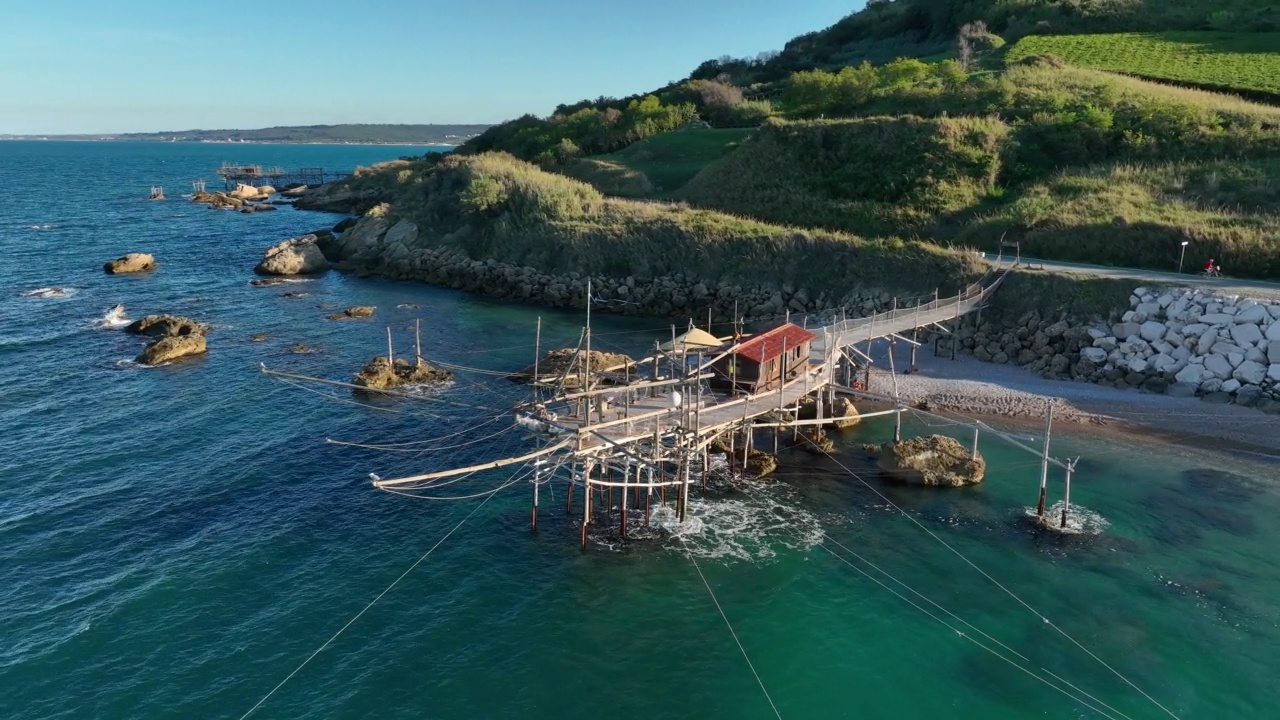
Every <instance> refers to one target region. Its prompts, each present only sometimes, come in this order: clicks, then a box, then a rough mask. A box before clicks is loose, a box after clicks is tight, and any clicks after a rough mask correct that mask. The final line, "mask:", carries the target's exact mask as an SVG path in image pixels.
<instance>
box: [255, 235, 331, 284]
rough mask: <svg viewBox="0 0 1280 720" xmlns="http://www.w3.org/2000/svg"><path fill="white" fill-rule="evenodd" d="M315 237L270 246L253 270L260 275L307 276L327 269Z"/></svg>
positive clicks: (305, 236) (302, 237) (304, 236)
mask: <svg viewBox="0 0 1280 720" xmlns="http://www.w3.org/2000/svg"><path fill="white" fill-rule="evenodd" d="M316 240H317V238H316V236H315V235H302V236H300V237H296V238H290V239H288V240H285V241H284V242H282V243H279V244H276V245H272V246H271V247H269V248H267V250H266V252H265V253H264V254H263V257H262V262H260V263H258V266H257V267H255V268H254V269H253V271H254V272H256V273H258V274H260V275H309V274H313V273H321V272H324V271H325V270H328V269H329V261H328V260H326V259H325V257H324V253H322V252H320V248H319V247H317V246H316Z"/></svg>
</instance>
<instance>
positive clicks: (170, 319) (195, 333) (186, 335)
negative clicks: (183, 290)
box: [125, 315, 208, 365]
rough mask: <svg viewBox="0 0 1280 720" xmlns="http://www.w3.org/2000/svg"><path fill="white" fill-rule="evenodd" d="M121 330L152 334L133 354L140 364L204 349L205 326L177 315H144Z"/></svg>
mask: <svg viewBox="0 0 1280 720" xmlns="http://www.w3.org/2000/svg"><path fill="white" fill-rule="evenodd" d="M125 331H126V332H131V333H134V334H137V335H145V336H147V337H153V338H155V339H154V340H152V341H151V343H150V344H148V345H147V347H146V348H144V349H143V351H142V352H141V353H140V354H139V355H138V357H137V358H135V362H138V363H140V364H142V365H159V364H161V363H166V362H172V361H174V360H177V359H179V358H184V357H187V356H189V355H199V354H201V353H204V352H205V351H206V349H207V346H206V341H205V337H204V335H205V332H207V331H208V328H207V327H206V326H204V325H201V324H200V323H198V322H196V321H195V320H192V319H191V318H185V317H181V316H179V315H148V316H146V317H144V318H142V319H141V320H135V321H134V322H132V323H130V324H129V326H128V327H126V328H125Z"/></svg>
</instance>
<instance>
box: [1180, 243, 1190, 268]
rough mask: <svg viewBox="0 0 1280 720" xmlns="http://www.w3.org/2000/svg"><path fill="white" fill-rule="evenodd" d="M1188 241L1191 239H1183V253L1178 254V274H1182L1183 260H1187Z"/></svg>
mask: <svg viewBox="0 0 1280 720" xmlns="http://www.w3.org/2000/svg"><path fill="white" fill-rule="evenodd" d="M1188 242H1189V241H1187V240H1183V241H1182V254H1181V255H1179V256H1178V274H1182V261H1183V260H1185V259H1186V258H1187V243H1188Z"/></svg>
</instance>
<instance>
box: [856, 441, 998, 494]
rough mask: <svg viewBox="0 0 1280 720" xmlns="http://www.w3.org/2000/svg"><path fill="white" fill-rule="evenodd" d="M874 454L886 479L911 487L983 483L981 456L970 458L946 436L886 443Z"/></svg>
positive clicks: (963, 448)
mask: <svg viewBox="0 0 1280 720" xmlns="http://www.w3.org/2000/svg"><path fill="white" fill-rule="evenodd" d="M873 447H874V446H873ZM869 449H872V448H869ZM876 450H877V452H878V454H879V456H880V460H879V465H880V469H881V470H883V471H884V472H885V474H886V475H888V476H889V477H890V478H892V479H894V480H898V481H900V482H905V483H908V484H912V485H940V486H945V487H964V486H965V485H976V484H977V483H980V482H982V479H983V477H985V475H986V471H987V463H986V461H985V460H983V459H982V456H981V455H978V456H977V458H976V459H974V458H972V457H971V451H970V450H969V448H966V447H965V446H964V445H961V444H960V442H959V441H958V440H956V439H955V438H950V437H947V436H945V435H928V436H925V437H917V438H911V439H909V440H903V441H902V442H896V443H895V442H887V443H885V444H883V445H881V446H879V448H876Z"/></svg>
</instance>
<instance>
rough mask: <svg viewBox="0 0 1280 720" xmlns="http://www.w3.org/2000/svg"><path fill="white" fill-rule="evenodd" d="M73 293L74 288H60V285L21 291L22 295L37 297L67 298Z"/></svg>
mask: <svg viewBox="0 0 1280 720" xmlns="http://www.w3.org/2000/svg"><path fill="white" fill-rule="evenodd" d="M75 294H76V289H75V288H61V287H42V288H36V289H34V290H24V291H23V292H22V293H21V295H22V297H29V298H37V299H58V298H67V297H71V296H72V295H75Z"/></svg>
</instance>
